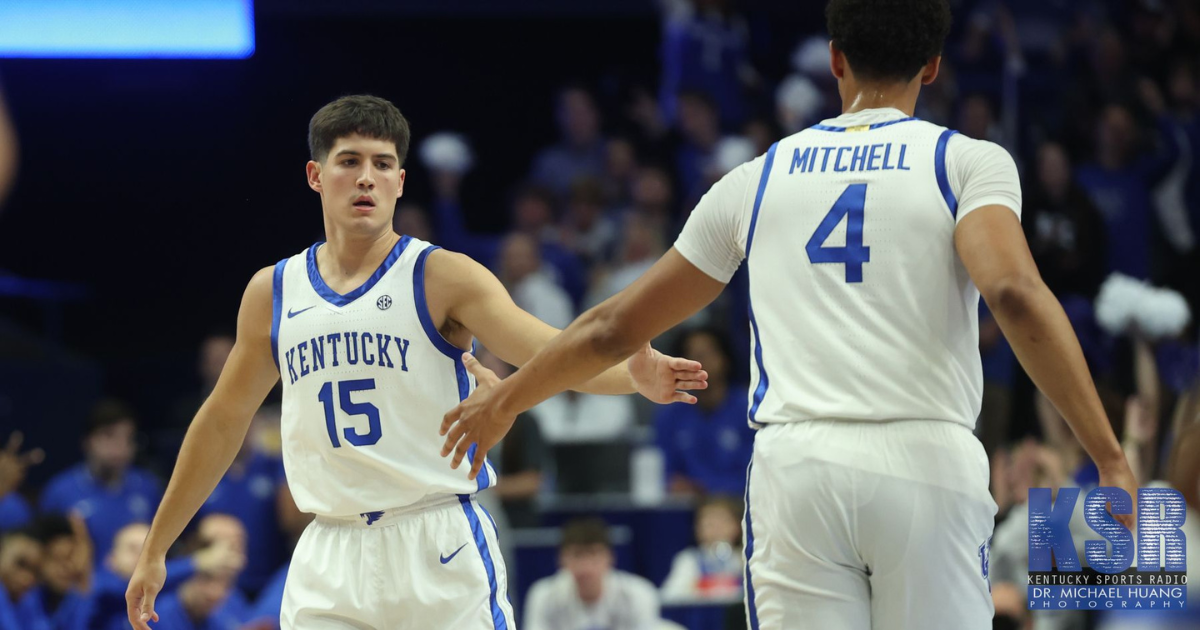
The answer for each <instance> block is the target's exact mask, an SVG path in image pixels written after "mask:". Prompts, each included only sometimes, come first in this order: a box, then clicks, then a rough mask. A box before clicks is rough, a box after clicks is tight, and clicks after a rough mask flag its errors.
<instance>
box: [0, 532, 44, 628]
mask: <svg viewBox="0 0 1200 630" xmlns="http://www.w3.org/2000/svg"><path fill="white" fill-rule="evenodd" d="M41 570H42V543H41V542H40V541H38V539H37V538H35V537H34V536H33V534H31V533H29V532H28V531H26V530H17V531H13V532H8V533H0V630H24V628H25V627H26V625H25V624H24V623H23V616H22V615H23V613H22V610H21V606H20V604H21V603H22V601H23V599H24V597H25V596H26V595H28V594H29V592H30V591H31V590H33V589H34V588H35V587H36V586H37V583H38V578H39V575H40V573H41Z"/></svg>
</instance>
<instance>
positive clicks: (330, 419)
mask: <svg viewBox="0 0 1200 630" xmlns="http://www.w3.org/2000/svg"><path fill="white" fill-rule="evenodd" d="M334 385H337V390H338V402H339V403H341V407H342V411H344V412H346V415H349V416H366V417H367V422H368V423H369V424H368V427H367V432H366V433H359V432H358V431H357V430H356V429H354V427H346V428H345V429H342V435H343V436H344V437H345V438H346V441H347V442H349V443H351V444H353V445H354V446H370V445H372V444H374V443H376V442H378V441H379V438H380V437H381V436H382V435H383V428H382V427H381V426H380V425H379V407H376V406H375V405H372V404H371V403H356V402H354V401H353V400H350V395H351V394H353V393H354V392H362V391H370V390H373V389H375V379H373V378H360V379H358V380H353V381H338V382H337V383H334V382H333V381H327V382H326V383H325V384H324V385H322V386H321V391H320V393H318V394H317V399H318V400H320V401H321V404H323V405H324V406H325V428H326V429H328V430H329V441H330V442H333V448H340V447H341V446H342V443H341V441H340V440H338V434H337V418H336V414H335V412H334V409H333V390H334Z"/></svg>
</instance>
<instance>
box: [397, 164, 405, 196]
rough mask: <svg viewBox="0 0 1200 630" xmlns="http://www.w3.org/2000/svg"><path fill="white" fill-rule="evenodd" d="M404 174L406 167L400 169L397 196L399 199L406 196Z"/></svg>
mask: <svg viewBox="0 0 1200 630" xmlns="http://www.w3.org/2000/svg"><path fill="white" fill-rule="evenodd" d="M404 174H405V171H404V169H400V185H399V186H397V187H396V198H397V199H399V198H401V197H403V196H404Z"/></svg>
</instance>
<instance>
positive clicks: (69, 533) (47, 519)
mask: <svg viewBox="0 0 1200 630" xmlns="http://www.w3.org/2000/svg"><path fill="white" fill-rule="evenodd" d="M31 531H32V533H33V537H34V538H36V539H37V540H38V542H40V543H42V544H43V545H49V544H50V543H52V542H54V541H55V540H58V539H59V538H73V537H74V536H75V530H73V529H71V521H69V520H67V517H65V516H63V515H62V514H46V515H43V516H39V517H38V519H37V520H36V521H34V522H33V526H32V528H31Z"/></svg>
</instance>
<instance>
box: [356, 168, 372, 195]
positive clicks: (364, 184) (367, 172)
mask: <svg viewBox="0 0 1200 630" xmlns="http://www.w3.org/2000/svg"><path fill="white" fill-rule="evenodd" d="M358 185H359V187H361V188H367V189H368V190H369V189H372V188H374V187H375V167H373V166H371V165H370V164H368V165H366V167H365V168H363V170H362V174H361V175H359V176H358Z"/></svg>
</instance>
